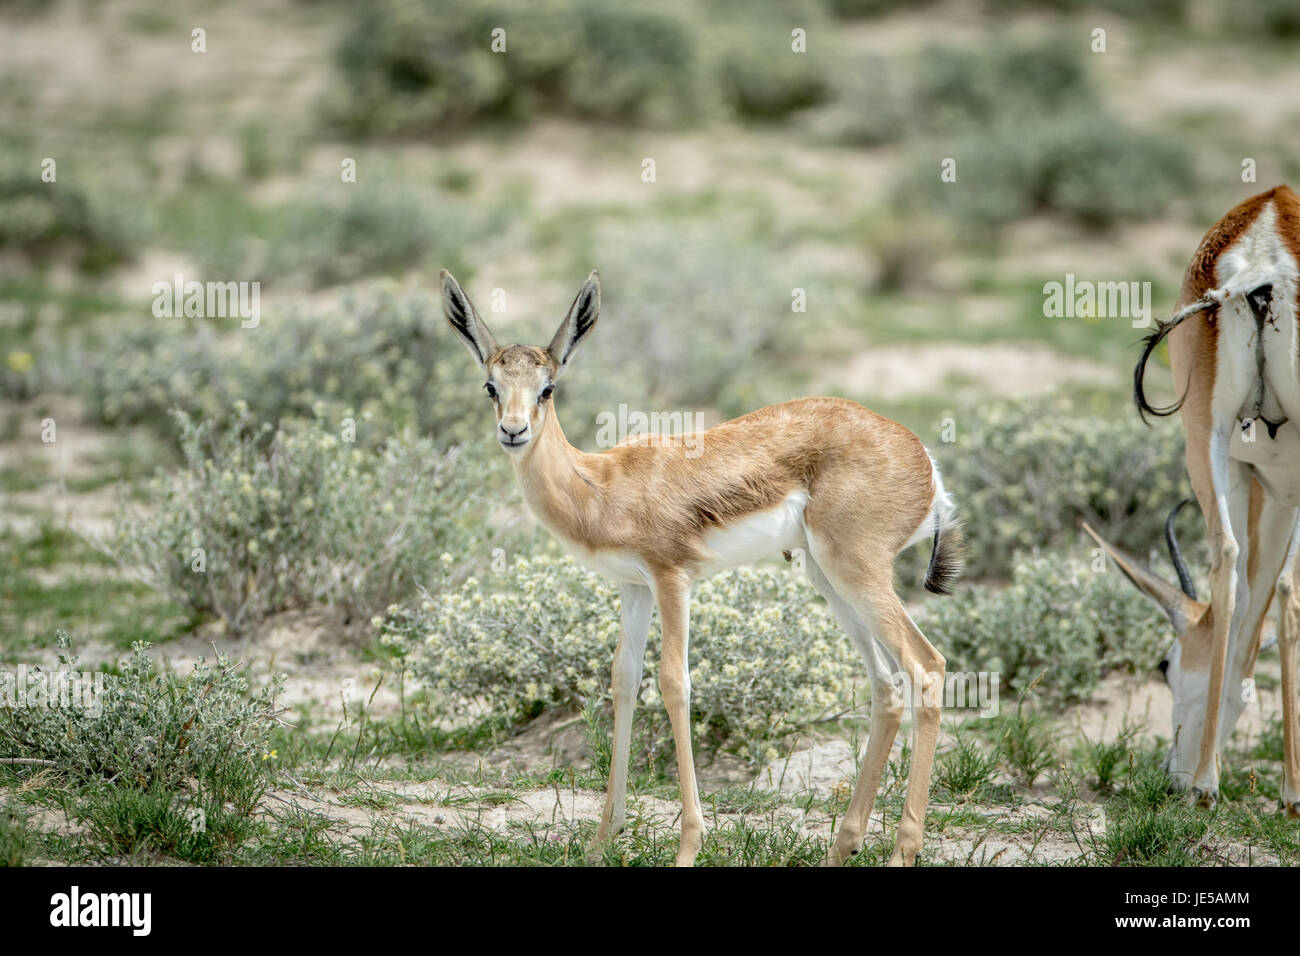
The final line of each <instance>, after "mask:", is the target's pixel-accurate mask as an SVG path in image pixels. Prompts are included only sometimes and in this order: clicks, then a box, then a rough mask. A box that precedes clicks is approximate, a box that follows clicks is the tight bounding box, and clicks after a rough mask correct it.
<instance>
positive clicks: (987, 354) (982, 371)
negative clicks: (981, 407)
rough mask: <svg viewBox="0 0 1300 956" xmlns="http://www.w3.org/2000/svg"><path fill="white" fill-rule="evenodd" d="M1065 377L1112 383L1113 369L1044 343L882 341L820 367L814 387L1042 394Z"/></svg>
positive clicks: (885, 392)
mask: <svg viewBox="0 0 1300 956" xmlns="http://www.w3.org/2000/svg"><path fill="white" fill-rule="evenodd" d="M1068 382H1083V383H1088V384H1096V385H1114V384H1118V382H1119V374H1118V372H1117V371H1116V370H1115V369H1113V368H1111V367H1110V366H1107V365H1102V364H1101V363H1099V362H1092V361H1089V360H1087V359H1080V358H1072V357H1071V356H1068V355H1063V354H1061V353H1060V352H1057V351H1056V350H1055V349H1052V348H1049V347H1047V346H1043V345H963V344H955V343H954V344H927V345H919V344H918V345H883V346H874V347H870V348H867V349H864V350H862V351H860V352H857V353H856V354H854V355H853V356H852V357H851V358H849V359H848V360H847V361H845V362H843V363H841V364H839V365H837V366H831V367H829V368H826V369H823V370H822V371H821V372H820V377H819V380H818V384H817V389H816V390H818V391H821V390H830V391H839V392H848V393H850V394H855V395H867V396H879V397H883V398H889V399H901V398H909V397H914V396H919V395H931V394H933V393H934V390H935V388H936V386H941V385H944V384H945V383H947V385H948V386H949V391H953V390H954V389H955V390H956V393H955V395H954V397H959V396H960V394H961V393H962V392H963V391H968V392H970V393H971V394H972V395H975V396H997V397H1000V398H1022V397H1027V396H1035V395H1046V394H1048V393H1050V392H1053V391H1055V390H1056V389H1058V388H1059V387H1060V386H1061V385H1063V384H1065V383H1068Z"/></svg>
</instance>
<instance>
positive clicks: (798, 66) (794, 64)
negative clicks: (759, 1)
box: [707, 0, 839, 119]
mask: <svg viewBox="0 0 1300 956" xmlns="http://www.w3.org/2000/svg"><path fill="white" fill-rule="evenodd" d="M709 19H710V23H711V24H714V26H712V29H711V30H710V31H709V34H708V40H707V44H708V47H707V48H709V49H712V48H714V47H716V48H717V50H718V53H717V62H716V66H715V67H714V70H713V72H714V75H715V76H716V83H717V86H718V90H719V92H720V94H721V97H722V100H723V103H724V104H725V105H727V106H728V107H730V108H731V110H732V111H733V112H734V113H735V114H736V115H738V116H741V117H744V118H748V119H780V118H782V117H785V116H787V115H788V114H790V113H794V112H796V111H798V110H801V109H805V108H807V107H809V106H815V105H817V104H818V103H821V102H823V101H825V100H826V99H827V98H828V97H829V96H830V95H831V91H832V89H833V80H832V78H833V76H834V74H835V72H836V71H835V69H834V67H833V64H835V63H837V62H839V55H838V47H837V46H836V42H835V31H834V29H833V28H831V26H830V25H829V24H827V23H826V22H825V21H824V15H823V12H822V10H821V8H820V6H819V5H817V4H810V3H791V4H789V5H786V4H784V3H783V4H780V5H777V6H775V7H773V6H763V5H758V6H755V5H754V4H752V3H737V2H735V0H714V3H713V4H712V5H711V6H710V8H709ZM722 24H725V26H722ZM796 27H797V28H800V29H802V30H804V31H805V40H806V43H807V47H806V51H805V52H803V53H796V52H794V50H793V49H792V41H793V37H792V35H791V31H792V30H794V29H795V28H796Z"/></svg>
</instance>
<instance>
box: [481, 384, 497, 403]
mask: <svg viewBox="0 0 1300 956" xmlns="http://www.w3.org/2000/svg"><path fill="white" fill-rule="evenodd" d="M483 387H484V388H485V389H487V393H488V398H490V399H492V401H494V402H495V401H496V400H497V390H496V386H495V385H493V384H492V383H491V382H488V383H487V384H486V385H484V386H483Z"/></svg>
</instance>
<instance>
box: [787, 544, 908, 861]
mask: <svg viewBox="0 0 1300 956" xmlns="http://www.w3.org/2000/svg"><path fill="white" fill-rule="evenodd" d="M807 567H808V577H809V579H810V580H811V581H812V583H813V586H814V587H815V588H816V589H817V590H818V592H819V593H820V594H821V595H822V597H824V598H825V599H826V603H827V604H828V605H830V608H831V611H832V613H834V615H835V619H836V620H837V621H839V623H840V626H841V627H842V628H844V630H845V632H846V633H847V634H848V635H849V637H850V639H852V641H853V643H854V645H855V646H856V647H857V648H858V651H859V652H860V653H861V654H862V657H863V659H864V660H865V661H866V663H867V671H868V673H869V674H870V675H871V730H870V733H869V735H868V737H867V752H866V754H865V756H864V757H863V758H862V767H861V770H860V771H859V773H858V779H857V783H856V785H855V786H854V788H853V798H852V799H851V801H850V803H849V814H848V816H847V817H845V819H844V821H843V822H842V823H841V824H840V829H839V832H838V833H837V834H836V839H835V842H834V843H833V844H832V846H831V848H830V850H829V852H828V853H827V856H826V863H827V865H829V866H838V865H840V864H842V863H844V862H845V861H846V860H848V858H849V857H851V856H856V855H857V854H858V852H859V851H860V850H861V849H862V840H863V837H864V836H865V835H866V832H867V823H868V821H869V820H870V818H871V810H872V807H873V806H874V805H875V801H876V793H877V792H878V791H879V790H880V779H881V777H882V776H883V775H884V772H885V766H886V765H887V764H888V762H889V753H890V750H891V749H892V748H893V746H894V740H895V739H896V738H897V737H898V728H899V726H900V725H901V724H902V721H903V703H902V700H901V698H900V697H899V696H898V695H897V694H896V692H895V689H894V687H893V685H892V684H891V683H890V675H891V674H892V673H893V672H894V671H895V670H896V669H897V668H896V666H895V665H894V664H893V663H892V662H891V661H890V660H889V658H888V657H887V656H886V655H885V653H884V651H883V649H882V648H881V647H880V644H879V642H877V641H876V640H875V638H874V637H872V635H871V631H870V629H869V628H868V627H867V624H866V622H865V621H864V620H863V619H862V617H861V616H860V615H859V614H858V612H857V611H855V610H853V608H852V606H851V605H849V603H848V602H847V601H845V600H844V599H843V598H842V597H840V596H839V594H838V593H837V592H836V591H835V588H833V587H832V586H831V583H830V581H828V580H827V579H826V575H825V573H823V571H822V569H821V568H820V567H819V566H818V565H817V562H816V561H814V560H812V559H811V558H809V559H808V564H807Z"/></svg>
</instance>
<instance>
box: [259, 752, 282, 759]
mask: <svg viewBox="0 0 1300 956" xmlns="http://www.w3.org/2000/svg"><path fill="white" fill-rule="evenodd" d="M279 756H280V754H279V752H278V751H275V750H264V751H262V759H263V760H276V759H278V758H279Z"/></svg>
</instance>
